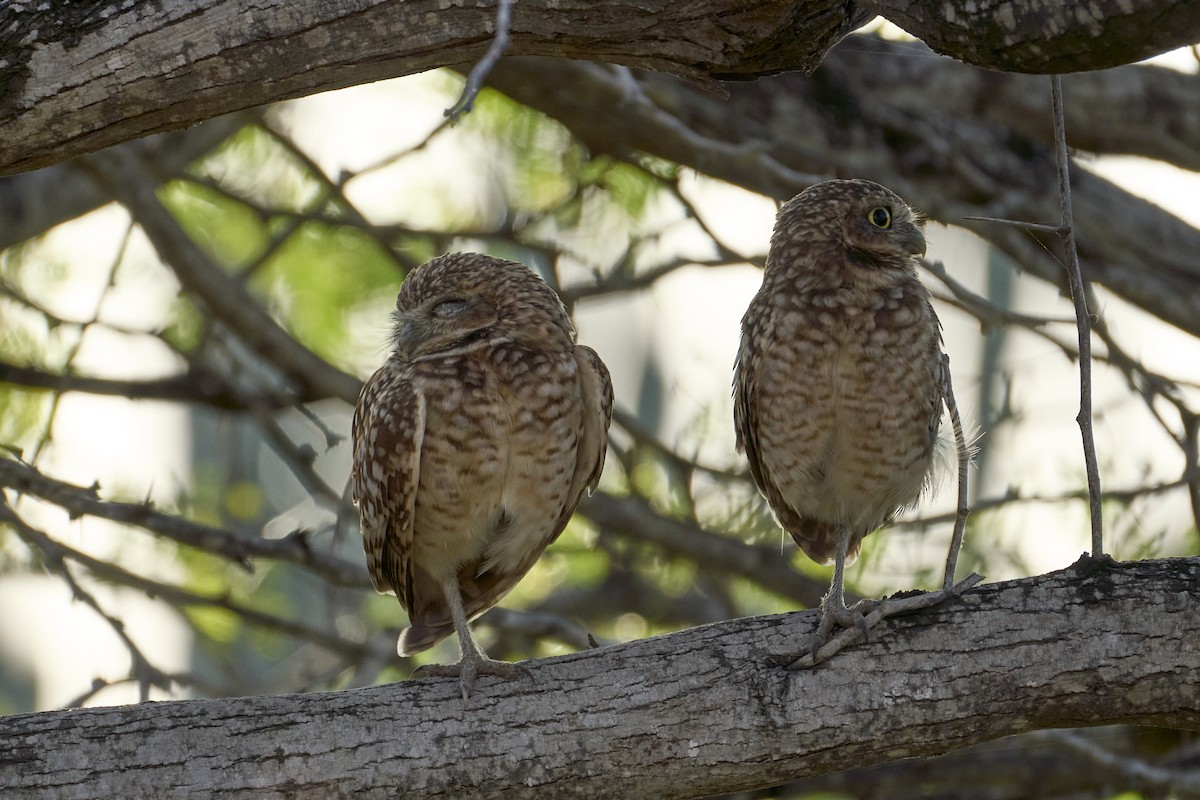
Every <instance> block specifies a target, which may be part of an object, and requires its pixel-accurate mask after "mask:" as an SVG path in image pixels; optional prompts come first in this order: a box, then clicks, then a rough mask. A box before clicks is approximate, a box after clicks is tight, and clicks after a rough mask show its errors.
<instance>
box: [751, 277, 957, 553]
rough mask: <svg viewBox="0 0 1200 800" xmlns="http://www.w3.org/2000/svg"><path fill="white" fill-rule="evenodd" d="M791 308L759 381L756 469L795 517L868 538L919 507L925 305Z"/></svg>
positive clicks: (924, 469) (931, 393) (925, 437)
mask: <svg viewBox="0 0 1200 800" xmlns="http://www.w3.org/2000/svg"><path fill="white" fill-rule="evenodd" d="M893 297H894V295H892V294H888V295H887V296H883V297H876V298H873V299H871V301H870V302H864V301H863V299H862V298H856V299H857V300H858V301H859V302H856V303H837V302H833V301H832V299H830V298H819V300H818V302H812V303H807V304H806V303H800V302H795V301H793V302H791V303H790V304H789V307H788V309H787V312H785V313H784V314H783V315H782V316H781V318H780V324H779V325H778V327H777V328H776V334H777V335H776V337H775V338H774V341H772V342H770V343H769V349H768V350H767V351H766V352H765V355H764V358H763V359H762V362H761V369H760V374H759V376H758V392H759V414H760V417H761V419H762V423H761V429H762V430H761V432H760V434H759V437H760V440H761V447H762V451H763V453H762V457H763V462H764V465H765V466H766V467H767V468H768V469H770V470H771V472H772V474H773V475H776V476H782V477H780V478H778V479H777V480H776V483H777V484H778V485H779V486H780V487H781V488H783V487H786V489H785V490H784V494H785V497H786V499H787V501H788V503H789V505H791V506H792V508H794V509H795V510H796V511H798V512H799V513H800V514H802V515H804V516H808V517H813V518H817V519H821V520H825V521H829V522H836V523H842V524H848V525H851V526H852V527H854V528H856V529H863V530H865V529H873V528H874V527H878V525H880V524H882V523H883V522H884V521H886V519H887V518H888V517H889V516H890V515H892V514H893V513H895V511H896V510H897V508H899V507H901V506H904V505H907V504H908V503H911V502H913V501H914V500H916V498H917V497H918V495H919V494H920V491H921V488H922V486H923V485H924V483H925V480H926V476H927V474H928V471H929V467H930V462H931V459H932V444H933V442H932V437H931V430H930V417H931V414H932V413H933V411H932V409H933V406H934V405H935V404H936V403H937V402H939V398H940V393H939V384H938V383H937V382H938V380H939V376H940V360H939V359H940V356H939V348H938V328H937V322H936V320H935V319H934V318H933V316H932V311H931V310H929V307H928V303H927V301H924V300H923V299H922V302H920V303H919V304H916V305H917V306H918V307H916V308H914V307H912V304H910V305H903V304H896V305H895V306H893V304H892V303H891V302H890V300H891V299H892V298H893Z"/></svg>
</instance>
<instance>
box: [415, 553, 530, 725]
mask: <svg viewBox="0 0 1200 800" xmlns="http://www.w3.org/2000/svg"><path fill="white" fill-rule="evenodd" d="M442 594H443V595H444V596H445V598H446V606H447V607H449V609H450V618H451V619H452V620H453V621H454V632H455V633H457V634H458V647H459V649H460V650H461V651H462V658H460V659H459V660H458V663H457V664H446V665H441V664H430V665H427V666H424V667H420V668H418V669H416V670H414V671H413V675H414V676H419V677H423V678H424V677H457V678H458V684H459V686H460V687H461V688H462V699H463V706H464V707H465V706H466V704H467V698H468V697H470V696H471V690H472V689H473V688H474V687H475V679H476V678H477V677H478V676H480V675H495V676H496V677H498V678H506V679H508V680H513V679H516V678H529V679H530V680H533V674H532V673H531V672H530V671H529V670H528V669H527V668H526V667H523V666H521V665H520V664H510V663H509V662H507V661H496V660H495V659H493V658H488V656H487V653H485V652H483V648H482V647H480V646H479V645H478V644H477V643H476V642H475V637H474V636H472V635H471V626H470V623H468V622H467V613H466V611H465V610H464V609H463V602H462V593H461V592H460V591H459V589H458V578H457V577H456V576H451V577H450V578H447V579H446V580H444V581H442Z"/></svg>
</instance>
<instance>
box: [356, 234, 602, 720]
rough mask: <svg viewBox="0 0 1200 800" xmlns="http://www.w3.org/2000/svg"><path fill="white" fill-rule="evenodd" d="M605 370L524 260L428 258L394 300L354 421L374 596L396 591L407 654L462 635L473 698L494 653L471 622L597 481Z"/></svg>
mask: <svg viewBox="0 0 1200 800" xmlns="http://www.w3.org/2000/svg"><path fill="white" fill-rule="evenodd" d="M611 416H612V385H611V383H610V381H609V376H608V370H607V369H606V368H605V366H604V363H603V362H602V361H601V360H600V357H599V356H597V355H596V353H595V352H594V351H593V350H592V349H591V348H589V347H583V346H581V345H576V344H575V331H574V329H573V328H572V326H571V321H570V319H569V318H568V317H567V314H566V311H565V310H564V308H563V305H562V303H561V302H560V301H559V299H558V296H557V295H556V294H555V293H554V291H553V290H552V289H551V288H550V287H549V286H547V285H546V283H545V282H544V281H543V280H542V279H541V278H539V277H538V276H537V275H536V274H535V273H534V272H533V271H531V270H530V269H529V268H527V267H525V266H524V265H522V264H517V263H514V262H512V261H504V260H501V259H498V258H493V257H491V256H486V255H479V254H475V253H452V254H450V255H445V256H441V257H440V258H435V259H433V260H432V261H430V262H429V263H427V264H424V265H423V266H421V267H418V268H417V269H416V270H414V271H413V272H412V273H410V274H409V275H408V277H407V279H406V280H405V281H404V284H403V286H402V287H401V289H400V294H399V297H398V298H397V300H396V311H395V328H394V331H393V335H392V352H391V354H390V355H389V356H388V359H387V362H386V363H385V364H384V365H383V366H382V367H380V369H379V370H378V371H377V372H376V373H375V374H374V375H372V376H371V379H370V380H368V381H367V383H366V385H365V386H364V387H363V390H362V394H361V395H360V396H359V399H358V407H357V408H356V409H355V412H354V467H353V487H354V500H355V502H356V503H357V504H358V508H359V515H360V517H361V520H362V533H363V547H364V548H365V549H366V553H367V566H368V568H369V569H370V573H371V580H372V582H373V583H374V585H375V588H376V589H377V590H379V591H381V592H395V594H396V597H397V598H398V599H399V600H400V605H401V606H403V607H404V610H405V611H407V612H408V618H409V627H408V628H406V629H405V630H404V631H403V632H402V633H401V634H400V641H399V644H398V650H399V652H400V654H401V655H410V654H412V653H417V652H420V651H422V650H425V649H427V648H429V647H431V646H433V645H434V644H435V643H437V642H438V641H440V640H441V639H443V638H444V637H446V636H447V635H449V634H450V632H451V631H455V632H457V633H458V639H459V645H460V647H461V649H462V658H461V660H460V661H459V662H458V663H457V664H455V665H452V666H448V667H438V668H435V669H427V670H426V674H428V673H433V674H438V675H447V674H449V675H457V676H458V677H459V680H460V684H461V688H462V695H463V700H464V702H465V701H466V699H467V697H468V695H469V694H470V691H471V688H472V686H473V685H474V682H475V677H476V675H478V674H480V673H487V674H493V675H500V676H504V677H514V676H515V675H517V674H524V672H525V671H524V670H522V669H521V668H520V667H517V666H515V665H513V664H507V663H504V662H498V661H494V660H492V659H490V658H488V657H487V655H486V654H485V653H484V652H483V650H482V649H481V648H480V647H479V646H478V645H477V644H476V643H475V640H474V639H473V638H472V636H471V630H470V627H469V625H468V622H469V621H470V620H471V619H473V618H475V617H477V616H479V615H480V614H482V613H483V612H484V611H487V610H488V609H489V608H491V607H492V606H493V605H495V604H496V603H497V602H498V601H499V600H500V598H502V597H503V596H504V595H505V594H506V593H507V592H508V591H509V590H510V589H512V588H513V586H514V585H516V583H517V581H518V580H520V579H521V577H522V576H523V575H524V574H525V573H526V572H528V571H529V568H530V567H531V566H532V565H533V562H534V561H536V560H537V558H538V556H539V555H541V553H542V551H543V550H544V549H545V548H546V545H548V544H550V542H552V541H554V539H555V538H557V536H558V535H559V534H560V533H561V532H562V530H563V528H564V527H565V526H566V524H567V520H568V519H569V518H570V516H571V514H572V513H573V512H574V510H575V506H576V504H577V503H578V502H579V498H580V496H581V495H582V494H583V492H584V490H585V489H587V490H592V489H594V488H595V487H596V483H597V481H598V480H599V479H600V471H601V469H602V468H603V466H604V455H605V451H606V449H607V443H608V425H609V420H610V418H611Z"/></svg>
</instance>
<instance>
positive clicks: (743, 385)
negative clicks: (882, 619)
mask: <svg viewBox="0 0 1200 800" xmlns="http://www.w3.org/2000/svg"><path fill="white" fill-rule="evenodd" d="M753 309H754V306H753V305H751V311H748V312H747V314H746V316H747V317H748V318H749V317H750V314H751V312H752V311H753ZM743 324H744V325H747V324H753V323H743ZM761 358H762V355H761V354H760V353H759V351H758V347H757V345H756V343H755V341H754V336H753V335H752V333H751V331H749V330H744V331H743V333H742V342H741V345H740V347H739V348H738V356H737V361H736V363H735V364H734V367H733V424H734V428H735V431H734V432H735V434H736V436H737V449H738V452H742V453H745V454H746V460H747V461H748V462H749V463H750V475H751V476H752V477H753V478H754V485H755V486H757V487H758V491H759V492H760V493H761V494H762V496H763V497H765V498H766V500H767V505H768V506H770V507H771V512H772V513H773V514H774V515H775V520H776V521H777V522H778V523H779V526H780V527H781V528H783V529H784V530H785V531H787V532H788V534H790V535H791V537H792V539H793V540H794V541H795V542H796V545H797V546H798V547H799V548H800V549H801V550H803V551H804V554H805V555H807V556H808V557H809V558H811V559H812V560H813V561H816V562H817V563H818V564H826V563H829V562H830V561H832V560H833V558H834V556H835V555H836V553H837V535H838V526H837V525H834V524H831V523H828V522H822V521H821V520H817V519H812V518H810V517H804V516H801V515H800V514H799V513H797V512H796V510H795V509H793V508H792V507H791V506H790V505H789V504H788V502H787V500H785V499H784V497H783V492H781V491H780V490H779V487H778V486H776V485H775V482H774V480H772V477H771V474H770V472H768V471H767V470H766V469H764V467H763V463H762V450H761V445H760V444H759V435H758V431H759V423H758V398H757V397H756V394H755V389H756V379H757V373H758V367H759V364H760V360H761ZM861 541H862V538H861V537H858V538H857V539H855V540H854V541H852V542H851V550H852V554H851V556H850V560H852V559H853V556H854V555H857V554H858V547H859V544H860V543H861Z"/></svg>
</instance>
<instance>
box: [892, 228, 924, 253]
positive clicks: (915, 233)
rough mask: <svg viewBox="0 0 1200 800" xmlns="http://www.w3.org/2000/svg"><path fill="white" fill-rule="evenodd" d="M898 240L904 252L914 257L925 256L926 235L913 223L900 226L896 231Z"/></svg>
mask: <svg viewBox="0 0 1200 800" xmlns="http://www.w3.org/2000/svg"><path fill="white" fill-rule="evenodd" d="M895 232H896V234H897V235H896V239H897V241H898V242H899V243H900V245H901V246H902V247H903V248H904V252H906V253H909V254H910V255H914V256H924V255H925V234H924V233H923V232H922V231H921V229H920V228H918V227H917V226H916V225H913V224H911V223H908V224H905V225H898V226H897V227H896V229H895Z"/></svg>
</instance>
